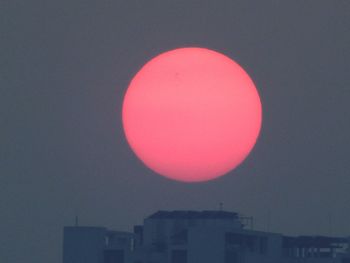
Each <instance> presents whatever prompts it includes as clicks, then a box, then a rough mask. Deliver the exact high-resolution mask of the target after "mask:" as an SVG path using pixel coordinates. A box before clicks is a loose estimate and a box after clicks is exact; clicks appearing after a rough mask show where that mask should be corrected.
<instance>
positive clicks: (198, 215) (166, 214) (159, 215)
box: [148, 210, 238, 219]
mask: <svg viewBox="0 0 350 263" xmlns="http://www.w3.org/2000/svg"><path fill="white" fill-rule="evenodd" d="M148 218H150V219H238V214H237V213H234V212H227V211H215V210H206V211H183V210H181V211H178V210H175V211H158V212H155V213H154V214H152V215H150V216H149V217H148Z"/></svg>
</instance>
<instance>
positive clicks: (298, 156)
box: [0, 0, 350, 263]
mask: <svg viewBox="0 0 350 263" xmlns="http://www.w3.org/2000/svg"><path fill="white" fill-rule="evenodd" d="M349 14H350V1H347V0H336V1H335V0H334V1H331V0H329V1H321V0H315V1H277V0H274V1H260V0H256V1H233V0H232V1H217V0H215V1H214V0H212V1H208V0H205V1H204V0H198V1H195V0H193V1H189V0H188V1H160V0H159V1H141V0H140V1H112V0H109V1H107V0H105V1H90V0H76V1H68V0H65V1H44V0H42V1H37V0H32V1H19V0H11V1H10V0H3V1H2V2H1V3H0V21H1V22H0V29H1V41H0V47H1V49H0V50H1V58H0V122H1V130H0V133H1V137H0V138H1V145H0V233H1V235H0V261H1V262H6V263H20V262H27V263H36V262H51V263H60V262H61V249H62V248H61V243H62V228H63V226H64V225H71V224H73V223H74V216H75V215H76V214H78V215H79V218H80V222H81V224H83V225H103V226H107V227H111V228H114V229H125V230H129V229H131V228H132V226H133V225H134V224H137V223H141V222H142V219H143V218H144V216H146V215H148V214H150V213H152V212H154V211H156V210H158V209H198V210H202V209H218V207H219V203H220V202H223V203H224V208H225V209H227V210H233V211H237V212H241V213H243V214H245V215H252V216H254V217H255V219H256V226H257V228H259V229H262V230H265V229H266V225H267V221H268V220H267V218H268V214H270V215H271V219H270V226H271V227H270V228H271V230H272V231H276V232H283V233H286V234H295V235H296V234H329V233H330V232H331V233H333V234H335V235H350V191H349V189H350V178H349V170H350V162H349V156H350V150H349V145H350V140H349V134H350V122H349V121H350V118H349V115H350V111H349V100H350V74H349V69H350V62H349V61H350V48H349V47H350V16H349ZM184 46H201V47H206V48H211V49H214V50H217V51H219V52H222V53H224V54H226V55H228V56H230V57H231V58H233V59H235V60H236V61H237V62H238V63H239V64H241V65H242V66H243V67H244V68H245V69H246V71H247V72H248V73H249V74H250V76H251V77H252V78H253V80H254V81H255V84H256V86H257V88H258V90H259V93H260V95H261V99H262V104H263V115H264V116H263V127H262V132H261V135H260V138H259V140H258V143H257V145H256V147H255V148H254V150H253V152H252V153H251V155H250V156H249V158H248V159H247V160H246V161H245V162H244V163H243V164H242V165H241V166H240V167H239V168H238V169H237V170H235V171H233V172H231V173H230V174H228V175H226V176H224V177H222V178H220V179H218V180H215V181H210V182H207V183H200V184H184V183H179V182H174V181H170V180H167V179H165V178H163V177H161V176H158V175H156V174H154V173H153V172H152V171H150V170H148V169H147V168H146V167H144V166H143V165H142V163H141V162H140V161H139V160H138V159H137V158H136V157H135V156H134V154H133V153H132V152H131V150H130V148H129V147H128V145H127V143H126V141H125V138H124V135H123V130H122V126H121V104H122V99H123V95H124V92H125V90H126V88H127V85H128V82H129V81H130V79H131V78H132V76H133V75H134V74H135V73H136V72H137V70H138V69H139V68H140V67H141V66H142V65H143V64H144V63H145V62H146V61H147V60H149V59H150V58H152V57H153V56H155V55H157V54H159V53H161V52H163V51H166V50H170V49H173V48H176V47H184ZM330 215H331V216H330ZM330 218H331V221H332V224H331V225H332V227H330V224H329V219H330Z"/></svg>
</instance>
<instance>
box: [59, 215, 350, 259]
mask: <svg viewBox="0 0 350 263" xmlns="http://www.w3.org/2000/svg"><path fill="white" fill-rule="evenodd" d="M349 245H350V239H349V238H335V237H322V236H299V237H289V236H284V235H282V234H276V233H269V232H261V231H255V230H252V229H249V228H248V227H246V224H244V218H242V217H240V216H239V215H238V214H237V213H233V212H226V211H158V212H156V213H154V214H152V215H150V216H149V217H147V218H146V219H144V223H143V225H138V226H135V227H134V231H133V233H128V232H121V231H110V230H108V229H106V228H103V227H81V226H74V227H65V228H64V238H63V263H298V262H300V263H301V262H303V263H333V262H334V263H350V251H349Z"/></svg>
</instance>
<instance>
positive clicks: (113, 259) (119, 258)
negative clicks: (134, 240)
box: [103, 249, 124, 263]
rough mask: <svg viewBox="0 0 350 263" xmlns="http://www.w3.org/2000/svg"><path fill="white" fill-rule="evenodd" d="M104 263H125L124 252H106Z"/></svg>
mask: <svg viewBox="0 0 350 263" xmlns="http://www.w3.org/2000/svg"><path fill="white" fill-rule="evenodd" d="M103 263H124V251H123V250H122V249H108V250H105V251H104V255H103Z"/></svg>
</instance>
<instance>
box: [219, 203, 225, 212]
mask: <svg viewBox="0 0 350 263" xmlns="http://www.w3.org/2000/svg"><path fill="white" fill-rule="evenodd" d="M223 208H224V203H223V202H220V203H219V210H220V211H222V210H223Z"/></svg>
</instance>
